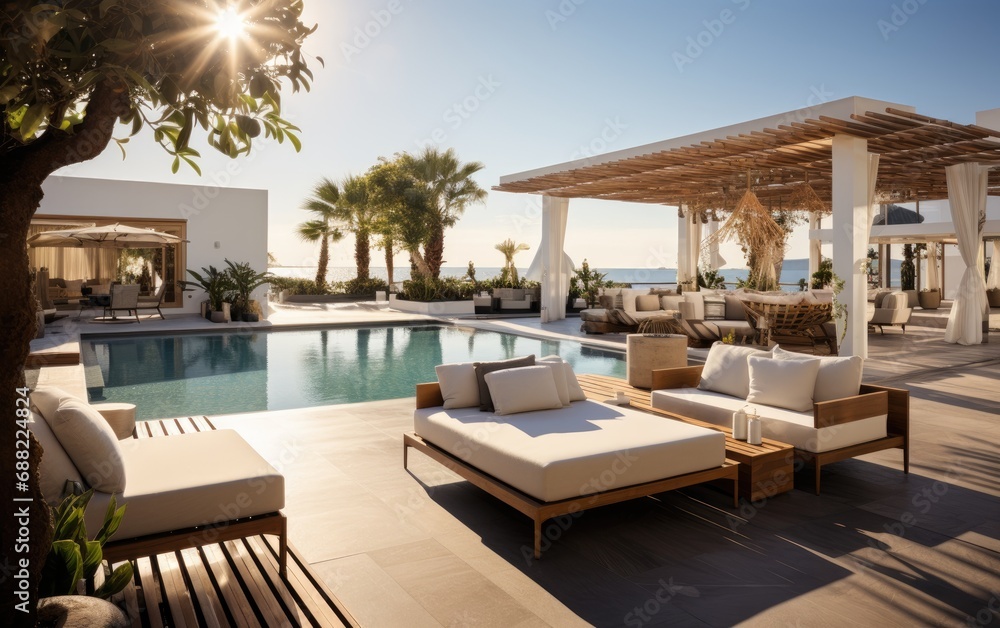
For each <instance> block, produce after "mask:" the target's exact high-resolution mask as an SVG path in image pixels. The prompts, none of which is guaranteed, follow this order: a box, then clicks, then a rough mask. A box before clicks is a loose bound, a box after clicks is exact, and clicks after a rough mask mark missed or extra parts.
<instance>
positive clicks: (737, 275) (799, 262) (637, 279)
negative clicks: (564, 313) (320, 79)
mask: <svg viewBox="0 0 1000 628" xmlns="http://www.w3.org/2000/svg"><path fill="white" fill-rule="evenodd" d="M894 261H895V260H894ZM268 270H269V271H271V273H273V274H275V275H278V276H279V277H292V278H299V279H313V278H315V277H316V266H271V267H269V268H268ZM356 270H357V269H356V267H354V266H331V267H329V268H328V270H327V275H326V278H327V281H329V282H338V281H347V280H349V279H353V278H354V276H355V275H356ZM466 270H467V267H465V266H442V267H441V276H442V277H459V278H461V277H464V276H465V274H466ZM501 270H502V269H501V267H499V266H480V267H476V279H477V280H479V281H482V280H485V279H492V278H494V277H497V276H499V275H500V272H501ZM594 270H596V271H597V272H601V273H604V274H605V277H604V278H605V279H608V280H611V281H614V282H617V283H627V284H631V285H632V286H633V287H638V288H644V287H650V288H654V287H661V286H673V285H676V284H677V269H676V268H595V269H594ZM526 271H527V268H518V273H519V274H520V276H522V277H523V276H524V273H525V272H526ZM719 273H720V274H721V275H722V276H723V277H724V278H725V281H726V283H727V285H729V286H735V284H736V282H737V281H738V280H741V279H746V278H747V273H748V271H747V269H746V268H723V269H721V270H720V271H719ZM369 274H370V275H371V276H372V277H377V278H380V279H383V280H388V272H387V269H386V267H385V266H370V267H369ZM409 278H410V268H409V266H401V267H396V268H394V269H393V280H394V281H395V282H397V283H398V282H400V281H406V280H408V279H409ZM800 279H805V280H806V281H808V280H809V260H807V259H788V260H785V263H784V265H783V266H782V270H781V278H780V279H779V282H778V283H779V284H780V285H781V286H782V287H785V288H795V289H798V285H799V280H800ZM892 282H893V284H894V285H897V284H898V283H899V268H898V265H897V264H893V272H892Z"/></svg>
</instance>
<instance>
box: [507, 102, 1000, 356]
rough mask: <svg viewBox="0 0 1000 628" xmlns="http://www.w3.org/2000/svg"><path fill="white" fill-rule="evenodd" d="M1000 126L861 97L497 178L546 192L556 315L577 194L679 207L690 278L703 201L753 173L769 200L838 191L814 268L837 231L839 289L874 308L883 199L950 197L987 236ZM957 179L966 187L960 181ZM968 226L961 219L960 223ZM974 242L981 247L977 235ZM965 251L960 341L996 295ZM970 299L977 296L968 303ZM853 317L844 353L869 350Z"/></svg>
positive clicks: (544, 263)
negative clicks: (878, 212) (875, 227)
mask: <svg viewBox="0 0 1000 628" xmlns="http://www.w3.org/2000/svg"><path fill="white" fill-rule="evenodd" d="M983 114H986V115H985V116H984V115H983ZM991 116H995V117H996V118H998V119H997V124H992V122H993V120H994V118H993V117H991ZM980 118H981V119H987V120H989V122H991V124H990V126H991V127H993V128H997V127H1000V112H997V111H996V110H994V111H990V112H981V114H980ZM998 138H1000V131H995V130H991V128H986V127H984V126H978V125H962V124H957V123H954V122H949V121H947V120H941V119H938V118H931V117H928V116H924V115H920V114H918V113H916V111H915V110H914V108H913V107H909V106H906V105H900V104H896V103H890V102H885V101H879V100H871V99H867V98H860V97H850V98H844V99H841V100H836V101H832V102H828V103H823V104H819V105H815V106H812V107H808V108H805V109H799V110H796V111H790V112H787V113H783V114H779V115H775V116H769V117H766V118H760V119H757V120H752V121H749V122H743V123H740V124H735V125H731V126H727V127H722V128H719V129H714V130H711V131H706V132H703V133H696V134H693V135H687V136H683V137H678V138H674V139H670V140H665V141H662V142H656V143H654V144H647V145H644V146H638V147H635V148H630V149H625V150H621V151H615V152H612V153H607V154H604V155H601V156H600V157H590V158H587V159H582V160H577V161H572V162H566V163H561V164H556V165H552V166H546V167H544V168H538V169H535V170H530V171H526V172H521V173H517V174H512V175H507V176H504V177H501V178H500V184H499V185H498V186H495V187H494V188H493V189H495V190H499V191H504V192H514V193H528V194H540V195H542V197H543V199H542V243H541V245H540V246H539V249H538V252H537V254H536V258H535V262H534V263H533V264H532V266H533V267H535V268H538V269H540V271H541V276H542V307H543V308H544V309H545V311H546V313H547V316H548V318H549V319H550V320H555V319H559V318H564V317H565V315H566V309H565V308H566V303H565V297H566V293H567V289H568V281H569V274H570V271H571V269H570V268H569V266H568V258H567V257H566V255H565V253H564V252H563V247H564V243H565V234H566V223H567V218H568V214H569V199H571V198H596V199H604V200H618V201H631V202H640V203H656V204H663V205H668V206H675V207H677V208H679V211H678V220H679V226H680V230H679V242H678V265H677V266H678V281H685V280H686V279H689V278H693V276H694V273H695V272H696V268H697V250H698V244H699V243H700V241H701V238H702V233H701V222H702V220H701V217H700V216H699V215H698V212H699V211H703V210H704V208H712V209H719V210H723V211H724V210H725V209H726V208H731V207H732V204H733V201H735V198H736V197H737V196H738V193H739V192H741V191H742V190H743V189H744V188H745V186H746V181H747V178H748V177H750V178H751V179H752V181H753V182H754V184H753V190H754V193H755V194H756V195H757V196H758V198H760V200H761V202H762V203H764V204H765V205H768V204H772V205H774V204H777V205H780V204H781V203H788V202H789V197H790V196H791V194H792V192H793V191H794V189H795V188H796V186H799V185H800V184H803V183H808V184H809V185H810V186H811V187H812V188H813V190H815V192H816V194H817V195H818V196H819V198H820V199H821V200H823V201H825V202H828V203H830V205H831V207H832V224H833V226H832V228H830V229H828V230H820V229H819V220H818V218H814V220H813V224H812V225H811V227H812V229H811V231H810V237H811V239H812V240H813V241H812V242H811V246H810V261H811V264H810V266H811V271H810V272H812V270H815V267H816V266H817V265H818V263H819V250H820V248H819V242H820V241H821V239H823V238H826V239H828V241H830V242H832V244H833V264H834V272H835V273H836V274H837V275H838V276H839V277H840V278H841V279H843V280H844V282H845V283H844V290H843V291H842V293H841V294H840V296H839V300H840V302H842V303H844V304H846V306H847V308H848V312H849V313H854V312H862V313H863V312H865V311H866V303H867V292H866V285H867V277H866V275H865V271H864V265H865V264H864V263H865V261H866V259H867V250H868V243H869V238H870V236H871V234H870V231H871V221H872V215H873V207H874V205H875V204H876V202H907V201H912V200H935V199H945V198H948V199H949V200H950V202H951V205H952V211H953V214H955V223H956V225H958V223H959V222H960V220H959V215H958V214H959V213H961V212H966V213H969V217H968V220H965V221H964V222H967V223H968V224H967V225H966V227H967V228H965V230H964V232H965V233H966V234H969V235H970V237H971V238H972V239H975V238H976V237H979V242H980V245H981V231H977V230H976V229H974V227H975V226H976V223H978V224H981V220H980V221H977V219H976V217H978V216H979V215H980V213H982V215H983V216H985V198H986V195H987V194H992V195H1000V139H998ZM965 164H971V165H968V166H966V165H965ZM946 173H947V174H946ZM949 182H951V183H952V186H951V187H952V188H954V189H951V190H949ZM956 182H960V183H956ZM949 192H950V193H949ZM977 212H979V213H977ZM962 215H963V216H964V214H962ZM963 220H964V219H963ZM710 230H711V226H710ZM956 231H961V229H959V228H958V227H956ZM970 246H971V247H972V249H975V244H972V245H970ZM960 248H961V247H960ZM963 258H966V263H967V264H969V270H968V271H967V273H966V276H965V277H963V283H962V286H963V287H962V289H961V290H960V298H959V299H956V307H955V308H953V310H961V312H960V314H961V315H962V317H964V318H965V319H966V324H965V325H964V326H963V325H962V324H961V321H960V322H959V323H958V326H959V328H960V329H961V330H962V334H960V338H962V339H960V340H958V341H959V342H965V343H967V344H968V343H971V342H972V337H973V336H972V334H968V337H967V338H966V335H965V333H964V329H965V328H966V327H968V326H969V321H971V320H972V318H974V317H976V316H979V317H981V316H982V314H981V313H980V312H977V310H983V309H984V308H985V307H986V305H985V289H983V290H980V291H978V292H982V295H981V298H979V297H978V296H977V290H976V287H977V286H978V285H979V284H982V286H983V288H985V284H984V283H983V278H982V273H981V271H980V270H978V268H977V267H978V264H975V263H972V261H971V260H975V259H976V258H975V251H974V250H973V251H972V252H971V254H970V255H969V256H967V255H966V254H965V253H963ZM980 258H981V254H980ZM977 282H978V283H977ZM963 299H965V300H967V301H968V303H962V301H963ZM966 306H967V307H966ZM970 312H971V313H970ZM955 314H956V312H955V311H953V314H952V317H953V318H955ZM848 323H849V325H848V329H847V333H846V336H845V338H844V341H843V343H842V346H841V353H842V354H843V355H861V356H864V355H866V354H867V333H866V321H865V316H864V315H861V316H856V315H855V316H849V319H848ZM952 323H953V321H949V332H950V330H951V327H952ZM979 332H980V333H981V330H979ZM976 342H978V340H976Z"/></svg>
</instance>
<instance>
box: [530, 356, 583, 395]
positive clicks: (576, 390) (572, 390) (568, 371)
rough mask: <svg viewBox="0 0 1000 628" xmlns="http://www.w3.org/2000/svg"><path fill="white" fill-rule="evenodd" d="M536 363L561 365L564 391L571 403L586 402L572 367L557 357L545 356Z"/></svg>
mask: <svg viewBox="0 0 1000 628" xmlns="http://www.w3.org/2000/svg"><path fill="white" fill-rule="evenodd" d="M538 362H558V363H559V364H562V366H563V369H562V370H563V376H564V377H565V379H566V390H567V392H568V393H569V400H570V401H571V402H572V401H586V400H587V395H586V393H584V392H583V388H582V387H581V386H580V381H579V380H578V379H577V378H576V373H574V372H573V365H571V364H570V363H569V362H567V361H566V360H564V359H562V358H560V357H559V356H558V355H547V356H545V357H544V358H542V359H540V360H538ZM556 382H557V383H558V380H556Z"/></svg>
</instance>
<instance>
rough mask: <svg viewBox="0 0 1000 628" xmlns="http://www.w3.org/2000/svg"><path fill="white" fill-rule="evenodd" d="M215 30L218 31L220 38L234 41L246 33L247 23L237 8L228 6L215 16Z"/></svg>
mask: <svg viewBox="0 0 1000 628" xmlns="http://www.w3.org/2000/svg"><path fill="white" fill-rule="evenodd" d="M215 30H216V31H218V33H219V37H220V38H225V39H229V40H230V41H232V40H235V39H239V38H241V37H244V36H245V35H246V32H247V23H246V21H245V20H244V17H243V15H241V14H240V13H239V12H238V11H236V9H234V8H233V7H226V8H225V9H221V10H220V11H219V13H218V14H217V15H216V16H215Z"/></svg>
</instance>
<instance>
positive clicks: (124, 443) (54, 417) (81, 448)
mask: <svg viewBox="0 0 1000 628" xmlns="http://www.w3.org/2000/svg"><path fill="white" fill-rule="evenodd" d="M121 405H122V404H109V405H108V409H104V408H102V406H101V405H94V406H91V405H88V404H87V403H86V402H85V401H82V400H80V399H78V398H76V397H74V396H73V395H71V394H69V393H67V392H65V391H63V390H61V389H59V388H55V387H42V388H38V389H36V390H34V391H33V392H32V393H31V412H30V415H29V428H30V429H31V431H32V433H33V434H34V436H35V438H36V439H37V440H38V442H39V444H40V445H41V446H42V449H43V452H44V453H43V455H42V459H41V462H40V464H39V472H40V477H41V490H42V495H43V496H44V497H45V499H46V501H48V502H49V503H50V504H52V505H56V504H58V503H59V501H60V500H61V499H62V496H63V495H64V492H65V491H66V490H67V488H74V487H75V489H76V490H81V489H87V488H93V489H94V495H93V497H92V498H91V500H90V504H89V505H88V507H87V511H86V514H85V522H86V526H87V531H88V533H89V534H90V535H91V536H94V535H96V533H97V532H98V531H99V530H100V529H101V525H102V523H103V519H104V514H105V511H106V509H107V507H108V503H109V502H110V501H111V497H112V495H114V496H115V498H116V499H117V501H118V504H119V505H123V504H124V505H126V506H127V508H126V510H125V516H124V518H123V519H122V523H121V526H120V527H119V528H118V532H117V533H116V534H115V536H114V537H113V538H112V539H111V541H110V542H109V543H107V544H106V545H105V546H104V558H105V560H107V561H108V562H110V563H113V562H117V561H121V560H130V559H134V558H139V557H143V556H149V555H153V554H159V553H163V552H169V551H175V550H180V549H186V548H189V547H198V546H201V545H206V544H208V543H217V542H220V541H227V540H232V539H240V538H244V537H249V536H253V535H257V534H275V535H277V536H278V537H279V566H280V573H281V575H282V576H284V575H285V573H286V562H287V531H286V521H285V516H284V515H283V514H282V513H281V512H280V511H281V509H282V508H283V507H284V505H285V482H284V477H283V476H282V475H281V474H280V473H278V472H277V471H276V470H275V469H274V468H273V467H272V466H271V465H270V464H268V463H267V461H266V460H264V459H263V458H262V457H261V456H260V455H259V454H258V453H257V452H256V451H254V449H253V448H252V447H251V446H250V445H249V444H248V443H247V442H246V441H245V440H243V438H242V437H240V435H239V434H237V433H236V432H235V431H233V430H211V431H204V432H195V433H190V434H179V435H172V436H166V437H160V438H139V439H136V438H130V436H131V434H132V432H133V430H134V428H135V412H134V407H133V408H131V410H130V411H123V408H122V407H121ZM102 412H103V414H102Z"/></svg>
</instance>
